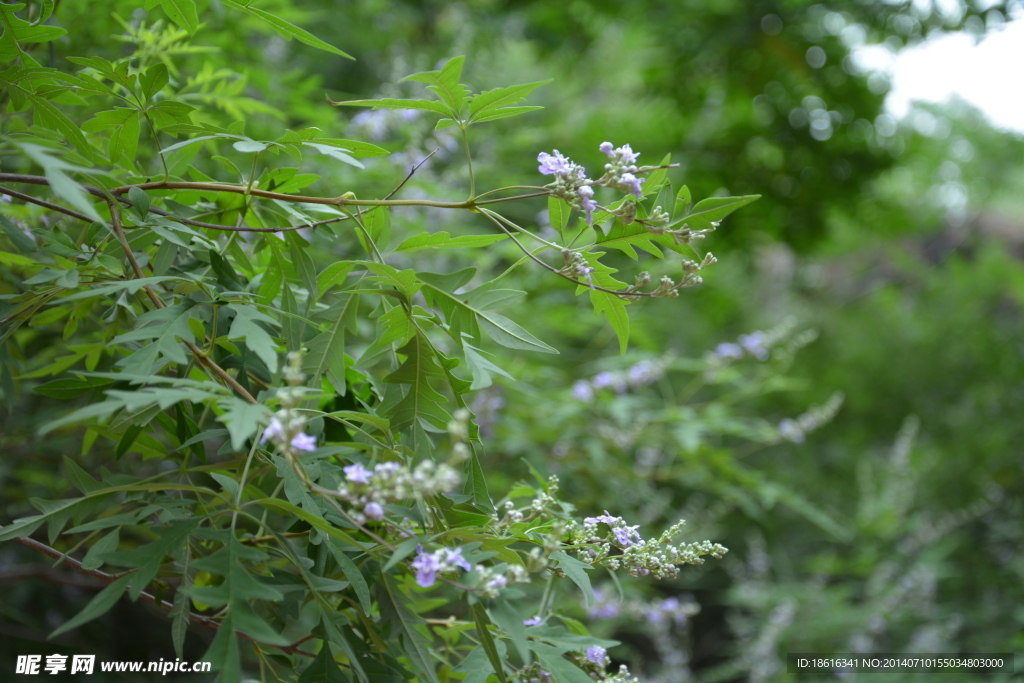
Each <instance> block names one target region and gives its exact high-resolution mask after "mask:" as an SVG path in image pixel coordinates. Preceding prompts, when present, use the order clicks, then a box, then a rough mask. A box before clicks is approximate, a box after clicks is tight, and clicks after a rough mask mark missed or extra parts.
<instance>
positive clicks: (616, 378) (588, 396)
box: [572, 360, 665, 403]
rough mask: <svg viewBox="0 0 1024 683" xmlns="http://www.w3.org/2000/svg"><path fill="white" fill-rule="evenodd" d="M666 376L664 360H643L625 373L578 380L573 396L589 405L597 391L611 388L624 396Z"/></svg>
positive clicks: (605, 373) (599, 374)
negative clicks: (631, 390)
mask: <svg viewBox="0 0 1024 683" xmlns="http://www.w3.org/2000/svg"><path fill="white" fill-rule="evenodd" d="M664 376H665V361H664V360H642V361H639V362H637V363H635V364H633V365H631V366H630V367H629V368H628V369H626V371H625V372H612V371H610V370H605V371H604V372H599V373H597V374H596V375H594V376H593V377H591V378H590V379H589V380H586V379H581V380H577V381H576V382H575V383H574V384H573V386H572V395H573V398H575V399H576V400H578V401H583V402H584V403H589V402H590V401H592V400H593V399H594V396H595V391H600V390H602V389H609V388H610V389H614V390H615V393H617V394H623V393H625V392H626V389H638V388H640V387H642V386H646V385H648V384H653V383H655V382H657V381H658V380H660V379H661V378H662V377H664Z"/></svg>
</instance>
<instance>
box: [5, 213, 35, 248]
mask: <svg viewBox="0 0 1024 683" xmlns="http://www.w3.org/2000/svg"><path fill="white" fill-rule="evenodd" d="M0 228H2V229H3V231H4V234H5V235H7V239H9V240H10V241H11V244H13V245H14V246H15V248H16V249H18V251H26V252H29V253H32V252H35V251H38V250H39V247H37V246H36V243H35V242H33V241H32V240H31V238H29V236H28V235H26V234H25V233H24V232H23V231H22V230H21V229H20V228H19V227H18V226H16V225H15V224H14V223H12V222H11V220H10V219H9V218H8V217H7V216H5V215H3V214H0Z"/></svg>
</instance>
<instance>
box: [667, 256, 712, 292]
mask: <svg viewBox="0 0 1024 683" xmlns="http://www.w3.org/2000/svg"><path fill="white" fill-rule="evenodd" d="M716 263H718V259H717V258H715V255H714V254H712V253H711V252H708V253H707V254H705V255H704V258H703V259H701V261H700V263H697V262H696V261H691V260H690V259H686V260H684V261H683V277H682V279H681V280H679V282H678V283H677V282H676V281H675V280H673V279H672V278H670V277H669V276H667V275H666V276H664V277H662V278H661V280H659V281H658V288H657V289H656V290H654V291H653V292H651V296H654V297H658V298H665V299H671V298H674V297H677V296H679V290H680V289H682V288H683V287H697V286H698V285H701V284H703V283H704V278H702V277H701V276H700V275H698V273H699V272H700V271H702V270H704V269H705V268H707V267H708V266H713V265H714V264H716Z"/></svg>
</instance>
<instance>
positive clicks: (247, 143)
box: [231, 139, 269, 153]
mask: <svg viewBox="0 0 1024 683" xmlns="http://www.w3.org/2000/svg"><path fill="white" fill-rule="evenodd" d="M231 146H232V147H234V148H235V149H237V150H238V151H239V152H245V153H253V152H255V153H259V152H262V151H264V150H265V149H266V148H267V147H268V146H269V145H267V143H265V142H258V141H256V140H249V139H245V140H239V141H238V142H236V143H234V144H233V145H231Z"/></svg>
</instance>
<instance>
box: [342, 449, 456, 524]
mask: <svg viewBox="0 0 1024 683" xmlns="http://www.w3.org/2000/svg"><path fill="white" fill-rule="evenodd" d="M343 471H344V472H345V481H344V482H342V483H341V484H340V485H339V486H338V497H340V498H343V499H345V500H347V501H348V502H349V503H351V504H352V506H353V507H355V508H356V510H357V512H356V513H355V514H354V516H355V518H356V519H357V520H358V521H359V522H360V523H363V522H365V521H366V520H368V519H371V520H375V521H376V520H380V519H382V518H383V517H384V505H385V504H386V503H392V502H395V501H399V500H408V499H409V498H429V497H431V496H435V495H437V494H439V493H444V492H445V491H450V490H452V489H453V488H455V487H456V486H458V484H459V482H460V481H461V477H460V476H459V473H458V472H456V471H455V468H453V467H451V466H450V465H447V464H445V463H441V464H440V465H438V464H435V463H434V462H433V461H432V460H424V461H422V462H420V463H419V464H418V465H416V466H415V467H414V468H410V467H408V466H406V465H401V464H399V463H397V462H381V463H377V464H376V465H375V466H374V468H373V470H372V471H371V470H369V469H367V468H366V467H365V466H364V465H363V464H362V463H358V462H357V463H354V464H352V465H348V466H347V467H344V468H343Z"/></svg>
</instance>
